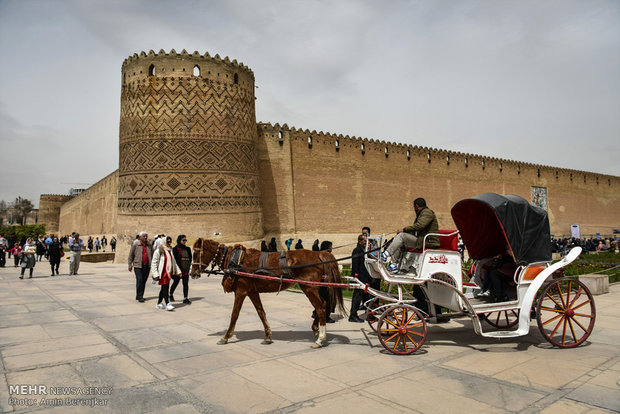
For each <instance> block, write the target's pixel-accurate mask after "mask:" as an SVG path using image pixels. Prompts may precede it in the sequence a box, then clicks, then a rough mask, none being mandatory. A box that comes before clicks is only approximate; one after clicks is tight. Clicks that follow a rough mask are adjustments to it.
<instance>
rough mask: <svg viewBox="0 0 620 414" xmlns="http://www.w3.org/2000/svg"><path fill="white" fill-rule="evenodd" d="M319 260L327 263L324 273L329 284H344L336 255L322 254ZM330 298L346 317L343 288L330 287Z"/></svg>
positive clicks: (324, 266) (324, 265)
mask: <svg viewBox="0 0 620 414" xmlns="http://www.w3.org/2000/svg"><path fill="white" fill-rule="evenodd" d="M319 258H320V259H321V261H322V262H325V263H323V272H324V273H325V275H326V276H327V281H328V282H329V283H342V278H341V277H340V270H339V269H338V262H336V258H335V257H334V255H333V254H331V253H329V252H320V253H319ZM329 298H330V300H331V303H332V304H334V303H335V304H336V306H337V307H338V312H339V313H340V314H341V315H344V316H346V315H347V310H346V309H345V307H344V300H343V299H342V288H339V287H330V289H329Z"/></svg>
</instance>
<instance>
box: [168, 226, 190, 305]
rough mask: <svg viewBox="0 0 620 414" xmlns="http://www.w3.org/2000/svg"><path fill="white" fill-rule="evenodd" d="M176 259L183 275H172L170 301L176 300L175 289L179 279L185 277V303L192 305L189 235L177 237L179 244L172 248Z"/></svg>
mask: <svg viewBox="0 0 620 414" xmlns="http://www.w3.org/2000/svg"><path fill="white" fill-rule="evenodd" d="M172 253H173V254H174V260H175V261H176V262H177V264H178V265H179V268H180V269H181V275H180V276H179V275H176V276H172V280H174V282H172V286H170V302H174V290H175V289H176V288H177V285H178V284H179V280H180V279H181V278H182V279H183V298H184V299H183V303H185V304H186V305H190V304H191V303H192V302H191V301H190V300H189V298H188V297H187V296H188V294H189V271H190V269H191V268H192V249H190V248H189V247H188V246H187V237H185V234H181V235H180V236H179V237H177V245H176V246H174V249H173V250H172Z"/></svg>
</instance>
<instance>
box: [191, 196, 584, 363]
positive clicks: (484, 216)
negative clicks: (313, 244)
mask: <svg viewBox="0 0 620 414" xmlns="http://www.w3.org/2000/svg"><path fill="white" fill-rule="evenodd" d="M451 213H452V217H453V219H454V222H455V224H456V227H457V229H458V230H440V234H438V235H437V236H439V239H440V246H439V248H433V249H426V248H423V249H422V250H420V251H414V250H411V251H407V252H405V254H402V255H400V257H401V262H400V263H399V266H398V267H399V269H400V270H399V271H398V272H397V273H390V272H388V270H387V268H386V266H385V264H384V263H383V262H382V261H381V254H380V253H381V251H382V249H384V248H385V246H384V245H383V236H381V237H378V238H372V237H371V238H368V245H367V250H368V251H367V252H366V253H365V259H364V261H365V265H366V268H367V269H368V271H369V273H370V275H371V276H372V277H374V278H380V279H382V280H383V281H384V282H385V283H384V289H382V290H377V289H373V288H371V287H370V286H369V285H367V284H364V283H362V282H360V281H359V280H358V279H357V278H355V277H349V278H348V279H349V283H348V284H344V283H342V279H341V276H340V272H339V271H338V266H337V262H338V260H336V258H335V257H334V256H333V255H332V254H331V253H329V252H326V251H323V252H313V251H309V250H294V251H284V252H279V253H278V252H274V253H266V252H260V251H259V250H256V249H246V248H245V247H244V246H242V245H235V246H225V245H224V244H221V243H219V242H217V241H214V240H209V239H198V240H197V241H196V243H195V244H194V254H193V261H192V275H195V276H199V275H200V273H202V272H205V271H207V267H208V265H209V264H211V270H212V271H213V269H214V268H215V267H219V269H220V272H221V273H222V274H223V276H224V278H223V280H222V285H223V287H224V290H225V291H226V292H234V294H235V301H234V307H233V311H232V315H231V320H230V325H229V328H228V330H227V331H226V333H225V334H224V336H223V337H222V339H221V340H220V342H219V343H221V344H225V343H227V342H228V340H229V338H230V337H231V336H232V335H233V332H234V328H235V323H236V320H237V318H238V316H239V311H240V309H241V306H242V304H243V301H244V299H245V298H246V297H248V296H249V297H250V299H251V301H252V303H253V304H254V306H255V308H256V311H257V313H258V315H259V317H260V318H261V321H262V322H263V326H264V329H265V340H264V343H271V329H270V328H269V325H268V323H267V318H266V313H265V310H264V309H263V306H262V303H261V300H260V293H263V292H279V291H280V290H283V289H286V288H288V287H290V286H292V285H293V284H295V283H298V284H299V285H300V287H301V290H302V291H303V292H304V293H305V294H306V296H307V297H308V299H309V301H310V303H311V304H312V306H313V307H314V309H315V311H316V317H315V318H314V320H313V324H312V330H313V332H314V334H315V336H317V340H316V342H315V343H314V344H313V347H321V346H323V345H324V344H325V341H326V338H327V335H326V326H325V323H326V314H325V302H324V301H323V299H322V298H321V297H320V296H319V289H318V288H319V286H326V287H330V288H332V289H330V290H331V291H332V295H331V300H332V303H336V304H338V305H339V307H340V308H341V309H342V303H343V302H342V288H346V287H352V288H358V289H364V290H365V291H366V292H368V293H370V294H371V295H372V299H371V300H369V301H367V302H366V304H365V305H366V308H367V309H368V312H367V321H368V323H369V325H370V327H371V328H372V329H373V330H375V331H376V332H377V334H378V337H379V340H380V342H381V343H382V344H383V346H384V347H385V348H386V349H387V350H388V351H390V352H392V353H394V354H410V353H413V352H415V351H416V350H418V349H419V348H420V347H421V346H422V344H423V343H424V340H425V339H426V334H427V321H428V322H434V321H436V320H437V317H438V316H439V311H440V310H441V311H442V312H443V311H444V310H447V311H448V313H447V314H446V313H444V314H443V315H442V316H446V315H448V316H450V317H453V318H454V317H470V318H471V320H472V323H473V328H474V331H475V332H476V333H477V334H479V335H482V336H485V337H491V338H511V337H517V336H523V335H527V334H528V332H529V328H530V321H531V319H534V318H535V319H536V320H537V322H538V327H539V329H540V331H541V333H542V335H543V336H544V338H545V339H546V340H547V341H549V342H551V343H552V344H553V345H555V346H558V347H561V348H571V347H575V346H578V345H580V344H581V343H583V342H584V341H585V340H586V339H587V338H588V336H589V335H590V333H591V332H592V329H593V327H594V321H595V318H596V310H595V307H594V300H593V298H592V295H591V293H590V291H589V290H588V288H587V287H586V286H585V285H583V284H582V283H581V282H579V281H578V280H576V279H573V278H564V277H561V276H558V274H560V273H561V269H562V268H563V267H565V266H566V265H568V264H569V263H571V262H572V261H574V260H575V259H576V258H577V257H578V256H579V254H580V253H581V248H579V247H577V248H574V249H573V250H571V251H570V253H569V254H567V255H566V256H564V258H562V260H560V261H558V262H556V263H553V262H552V258H551V238H550V231H549V219H548V216H547V212H546V211H545V210H543V209H541V208H539V207H536V206H534V205H532V204H529V203H528V202H527V201H526V200H525V199H523V198H521V197H518V196H512V195H508V196H502V195H498V194H493V193H485V194H481V195H478V196H476V197H473V198H470V199H466V200H462V201H460V202H458V203H457V204H456V205H455V206H454V207H453V208H452V212H451ZM459 234H460V236H461V237H462V239H463V241H464V243H465V246H466V247H467V251H468V254H469V257H470V258H471V259H474V261H475V263H474V266H475V267H476V268H477V269H478V270H480V269H481V268H483V267H484V265H483V263H484V262H485V261H488V260H489V259H491V258H493V257H495V256H498V255H502V254H507V255H508V256H510V257H511V258H512V259H513V260H514V268H515V270H514V272H513V274H511V277H510V278H509V280H508V281H506V280H504V281H503V282H502V283H503V284H504V285H506V288H507V295H506V297H505V298H502V300H500V301H494V302H489V301H488V299H487V298H488V297H483V296H481V295H480V294H479V293H480V291H481V283H480V278H479V277H478V275H477V274H476V272H472V273H471V275H472V276H474V277H473V278H472V279H471V280H469V281H467V282H466V281H464V277H463V270H462V267H463V263H462V258H461V254H460V253H459V252H458V250H457V247H458V236H459ZM424 246H425V243H424ZM487 277H489V275H488V274H487ZM386 285H387V286H386ZM483 322H484V323H483Z"/></svg>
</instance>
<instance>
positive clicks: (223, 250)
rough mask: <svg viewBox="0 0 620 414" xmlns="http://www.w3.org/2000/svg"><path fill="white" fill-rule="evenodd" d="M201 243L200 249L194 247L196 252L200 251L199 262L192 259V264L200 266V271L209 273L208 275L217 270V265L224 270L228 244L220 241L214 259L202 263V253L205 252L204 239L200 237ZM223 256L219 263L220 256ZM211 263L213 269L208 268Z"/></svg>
mask: <svg viewBox="0 0 620 414" xmlns="http://www.w3.org/2000/svg"><path fill="white" fill-rule="evenodd" d="M200 240H201V243H200V249H197V248H195V247H194V252H198V262H195V261H194V260H193V259H192V266H194V265H196V266H198V267H199V268H200V273H207V274H208V275H210V274H211V273H214V272H215V266H217V267H219V268H220V270H221V271H224V260H225V258H226V253H227V252H228V246H226V245H225V244H222V243H219V244H218V245H217V250H216V251H215V254H214V255H213V259H211V261H210V262H209V263H202V255H203V252H204V245H205V243H204V240H203V239H200ZM219 256H221V258H220V260H219V263H218V257H219ZM209 265H211V270H207V269H208V268H209Z"/></svg>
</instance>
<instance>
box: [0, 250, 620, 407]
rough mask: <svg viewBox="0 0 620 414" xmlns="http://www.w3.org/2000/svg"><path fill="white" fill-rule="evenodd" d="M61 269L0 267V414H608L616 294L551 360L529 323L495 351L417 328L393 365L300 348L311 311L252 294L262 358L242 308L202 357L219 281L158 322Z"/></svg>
mask: <svg viewBox="0 0 620 414" xmlns="http://www.w3.org/2000/svg"><path fill="white" fill-rule="evenodd" d="M61 266H62V267H61V271H62V272H64V274H65V275H64V276H60V277H49V273H48V264H47V262H44V263H40V264H38V265H37V267H36V268H35V277H34V278H33V279H25V280H20V279H18V277H17V276H18V271H17V269H14V268H12V267H7V268H3V269H0V281H1V283H2V285H3V289H2V290H0V355H1V360H0V363H1V367H0V368H1V369H2V376H1V377H0V409H1V411H2V412H10V411H17V412H38V413H63V414H64V413H74V412H75V413H98V412H118V413H132V412H137V413H142V412H147V413H184V414H185V413H203V412H216V413H220V412H221V413H227V412H234V413H264V412H283V413H293V412H294V413H304V414H305V413H322V414H324V413H331V412H339V413H377V412H386V411H389V412H396V413H399V412H401V413H456V412H459V413H468V412H476V413H491V412H494V413H506V412H510V413H512V412H519V413H534V412H536V413H537V412H543V413H594V412H598V413H604V412H618V411H620V347H619V346H618V343H620V329H619V327H620V285H614V286H611V293H609V294H606V295H601V296H597V297H596V298H595V299H596V306H597V321H596V326H595V329H594V333H593V334H592V336H591V337H590V340H589V342H588V343H587V344H586V345H585V346H581V347H579V348H576V349H554V348H552V347H551V346H550V345H549V344H548V343H547V342H545V340H544V339H543V338H542V336H541V335H540V334H539V332H538V328H537V327H536V324H535V322H532V329H531V333H530V334H529V335H528V336H525V337H521V338H516V339H509V340H502V341H498V340H492V339H488V338H482V337H479V336H477V335H475V334H474V333H473V329H472V327H471V322H470V321H469V319H458V320H452V321H451V322H449V323H447V324H441V325H429V331H428V336H427V340H426V343H425V345H424V346H423V347H422V349H421V350H420V351H418V353H417V354H415V355H409V356H395V355H392V354H389V353H387V352H386V351H385V350H384V349H383V348H382V346H381V345H380V343H379V341H378V339H377V337H376V336H375V335H373V333H372V331H370V330H369V328H368V327H367V326H366V324H355V323H349V322H348V321H347V320H346V319H342V320H339V321H338V322H337V323H335V324H330V325H328V340H329V345H328V346H327V347H325V348H323V349H318V350H314V349H311V348H310V345H311V344H312V342H313V340H314V338H313V336H312V333H311V330H310V324H311V319H310V313H311V307H310V304H309V302H308V301H307V299H306V298H305V296H303V295H301V294H298V293H293V292H282V293H280V294H279V295H275V294H268V295H263V304H264V306H265V309H266V311H267V316H268V318H269V322H270V324H271V327H272V329H273V339H274V343H273V344H272V345H261V340H262V338H263V332H262V326H261V324H260V321H259V319H258V316H257V315H256V312H255V311H254V308H253V306H252V304H251V302H250V301H249V300H248V301H246V303H245V305H246V306H244V308H243V310H242V313H241V316H240V318H239V321H238V324H237V329H236V337H234V338H233V340H232V341H231V343H229V344H228V345H216V342H217V341H218V339H219V338H220V337H221V336H222V334H223V332H224V330H225V329H226V328H227V326H228V320H229V315H230V310H231V307H232V302H233V296H232V295H231V294H225V293H223V291H222V289H221V286H220V279H219V277H213V278H206V277H204V276H203V278H201V279H199V280H190V298H191V299H192V301H193V303H192V304H191V305H187V306H184V305H183V304H181V303H180V302H177V303H178V306H177V308H176V309H175V310H174V311H172V312H166V311H162V310H157V309H155V304H156V300H157V298H156V296H157V293H158V291H159V289H158V286H156V285H155V286H154V285H151V284H150V283H149V284H148V285H147V295H146V297H147V301H146V303H143V304H140V303H138V302H136V301H135V300H134V298H135V282H134V280H135V279H134V276H133V273H130V272H128V271H127V268H126V267H125V266H123V265H114V264H111V263H82V264H81V266H80V274H79V276H77V277H75V276H66V274H67V270H68V264H67V262H66V261H64V260H63V263H62V265H61ZM181 292H182V287H181V286H179V290H177V295H176V297H177V299H178V298H181V297H182V294H181ZM347 306H349V303H347ZM21 386H25V387H21ZM71 387H73V388H71ZM36 392H39V394H37V393H36ZM95 403H96V404H100V405H96V406H94V407H89V406H85V405H79V404H95ZM27 404H31V405H27ZM54 404H55V405H54ZM60 404H62V405H60ZM69 404H74V405H69ZM75 404H77V405H75ZM101 404H103V405H101Z"/></svg>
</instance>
